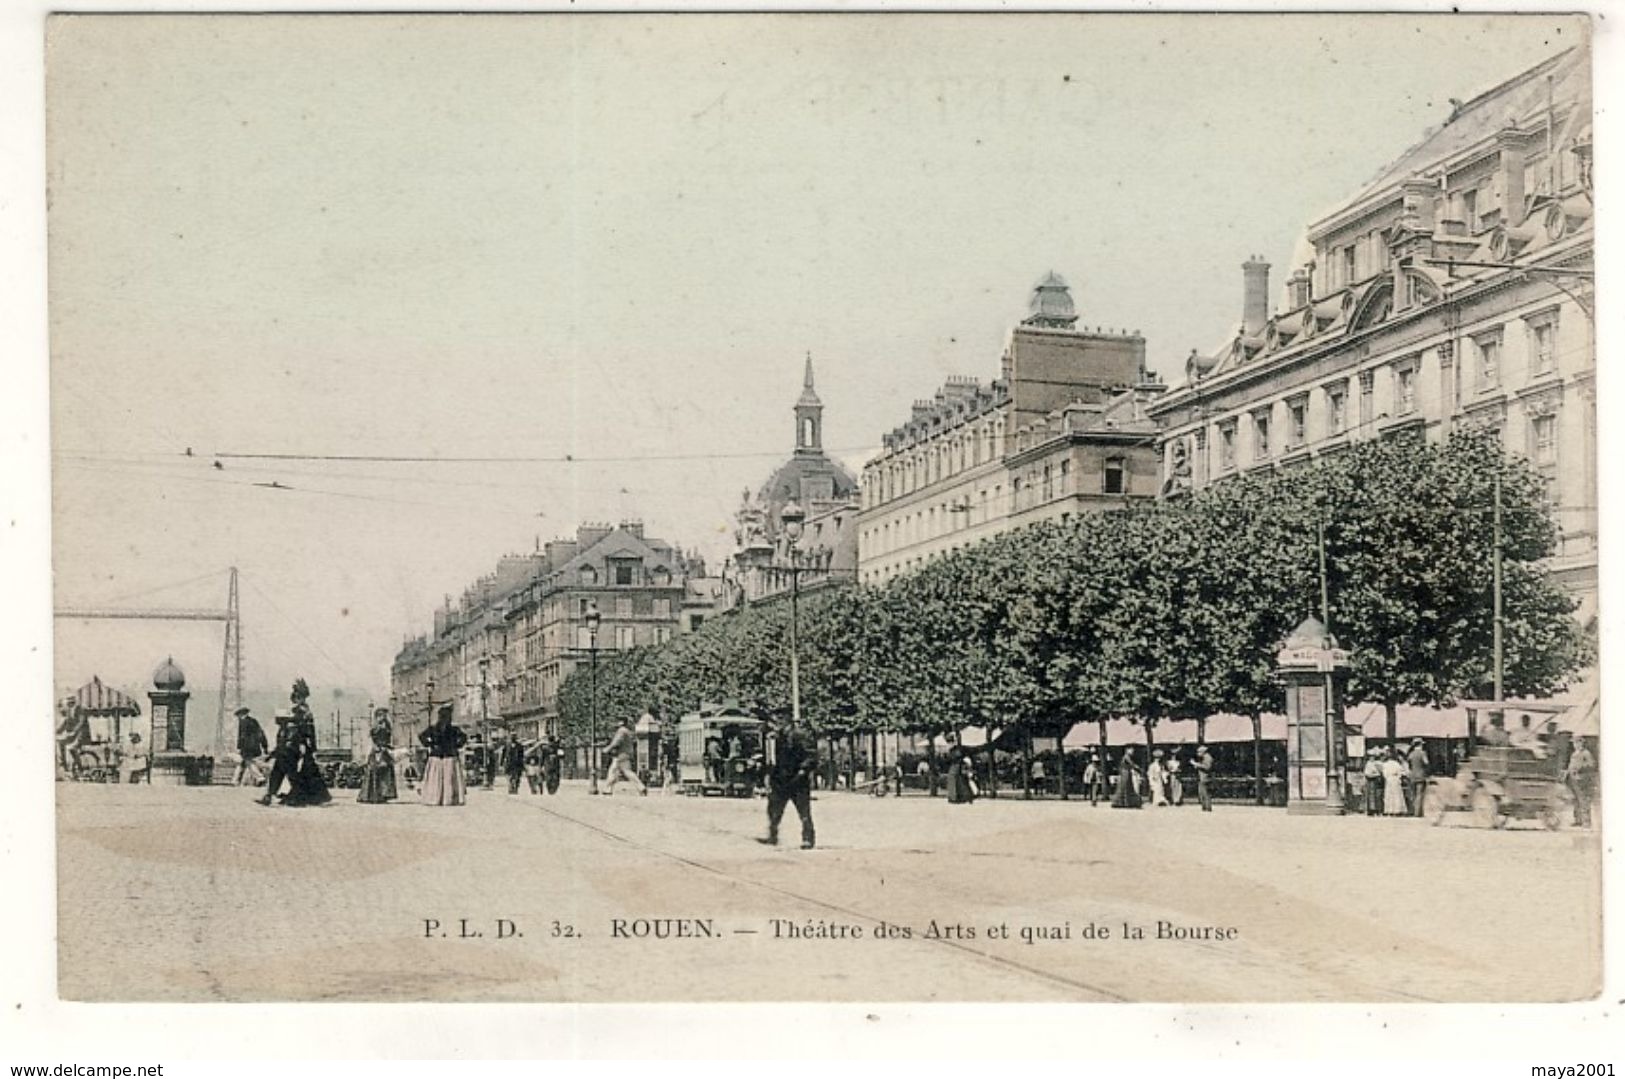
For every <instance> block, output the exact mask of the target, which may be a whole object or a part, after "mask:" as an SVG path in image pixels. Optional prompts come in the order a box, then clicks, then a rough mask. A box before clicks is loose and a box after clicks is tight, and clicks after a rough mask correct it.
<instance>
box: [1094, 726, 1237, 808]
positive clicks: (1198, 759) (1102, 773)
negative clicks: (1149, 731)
mask: <svg viewBox="0 0 1625 1079" xmlns="http://www.w3.org/2000/svg"><path fill="white" fill-rule="evenodd" d="M1191 771H1192V773H1193V774H1194V775H1195V776H1196V800H1197V802H1198V803H1199V804H1200V805H1201V807H1202V812H1204V813H1211V812H1213V754H1212V752H1211V751H1209V749H1208V748H1207V746H1206V745H1205V744H1200V743H1199V744H1198V745H1197V747H1196V756H1195V759H1194V760H1193V761H1192V762H1191ZM1184 773H1185V758H1184V756H1183V754H1181V753H1180V752H1179V751H1177V750H1176V751H1174V752H1173V753H1172V754H1166V753H1164V752H1163V751H1162V750H1160V749H1154V750H1152V751H1151V761H1150V763H1149V764H1147V765H1146V767H1145V771H1144V772H1142V771H1141V770H1140V764H1139V758H1138V756H1137V755H1136V753H1135V751H1134V749H1133V748H1132V747H1131V748H1128V749H1125V750H1123V755H1122V756H1121V757H1119V758H1118V761H1117V774H1116V778H1115V779H1109V778H1108V776H1107V774H1106V764H1105V761H1104V760H1103V759H1102V756H1101V751H1100V750H1098V749H1095V750H1091V751H1090V753H1089V762H1088V763H1087V764H1086V765H1085V766H1084V769H1083V784H1084V789H1085V791H1087V793H1088V795H1089V804H1090V805H1095V804H1097V803H1099V802H1100V800H1101V799H1103V798H1104V797H1105V796H1106V790H1107V788H1108V786H1110V787H1111V789H1112V808H1114V809H1139V808H1141V807H1142V806H1144V805H1145V804H1146V803H1147V802H1150V804H1151V805H1153V806H1180V805H1184V804H1185V778H1184Z"/></svg>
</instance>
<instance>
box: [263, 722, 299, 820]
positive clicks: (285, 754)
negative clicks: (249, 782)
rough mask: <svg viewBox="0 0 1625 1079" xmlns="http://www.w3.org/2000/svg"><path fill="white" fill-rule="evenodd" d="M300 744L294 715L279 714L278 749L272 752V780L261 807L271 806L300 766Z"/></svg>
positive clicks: (266, 788) (277, 725)
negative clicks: (285, 783)
mask: <svg viewBox="0 0 1625 1079" xmlns="http://www.w3.org/2000/svg"><path fill="white" fill-rule="evenodd" d="M300 744H301V742H300V732H299V724H297V723H295V722H294V721H293V713H292V712H278V713H277V715H276V749H274V750H273V751H272V752H271V778H270V779H268V780H266V782H265V797H263V798H261V799H260V800H259V803H260V805H262V806H268V805H270V804H271V800H272V799H273V798H275V797H276V792H277V791H278V790H280V789H281V787H282V781H283V780H284V779H287V778H288V777H289V776H290V775H291V774H292V773H293V770H294V769H295V768H296V767H297V766H298V764H299V747H300Z"/></svg>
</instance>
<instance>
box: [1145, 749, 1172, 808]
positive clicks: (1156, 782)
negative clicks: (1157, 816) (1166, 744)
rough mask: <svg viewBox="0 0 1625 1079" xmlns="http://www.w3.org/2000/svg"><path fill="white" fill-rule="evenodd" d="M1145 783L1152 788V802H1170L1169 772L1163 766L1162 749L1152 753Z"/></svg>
mask: <svg viewBox="0 0 1625 1079" xmlns="http://www.w3.org/2000/svg"><path fill="white" fill-rule="evenodd" d="M1145 785H1146V786H1148V787H1150V788H1151V804H1152V805H1154V806H1165V805H1167V804H1168V773H1167V772H1165V771H1164V770H1163V767H1162V750H1160V749H1159V750H1156V751H1155V752H1153V753H1152V754H1151V763H1150V764H1149V765H1147V766H1146V769H1145Z"/></svg>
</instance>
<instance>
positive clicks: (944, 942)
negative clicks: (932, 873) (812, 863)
mask: <svg viewBox="0 0 1625 1079" xmlns="http://www.w3.org/2000/svg"><path fill="white" fill-rule="evenodd" d="M536 808H537V809H539V810H541V811H542V812H543V813H546V814H548V815H549V816H552V817H556V818H557V819H559V820H562V821H567V822H568V823H571V824H574V825H577V826H578V827H580V828H583V829H585V830H586V831H589V832H593V833H595V834H597V835H601V836H603V837H604V838H606V839H610V840H613V841H615V842H617V843H621V844H623V845H625V846H628V847H631V848H633V849H635V850H641V851H646V852H648V853H650V854H655V855H659V856H660V857H662V858H666V859H668V860H670V861H674V862H677V863H678V864H679V865H683V866H686V867H688V868H689V869H691V870H695V871H697V872H702V873H707V874H710V875H712V876H715V877H718V878H721V879H722V880H726V881H729V882H730V883H733V884H742V885H745V886H748V887H751V888H755V889H757V890H758V891H762V892H767V893H769V894H772V895H777V896H782V897H784V898H786V899H790V900H794V901H796V902H798V903H805V904H808V905H810V906H814V907H818V908H821V909H823V910H828V911H832V912H835V913H837V914H842V915H845V916H846V917H849V918H855V919H858V920H860V921H863V922H866V923H868V924H870V925H879V924H881V923H882V922H884V921H885V919H883V918H880V917H877V916H876V915H873V914H869V913H867V912H865V911H861V910H857V909H855V908H852V907H847V906H843V905H842V904H840V903H835V902H831V901H830V900H826V899H820V898H818V897H816V896H810V895H806V894H804V893H802V892H797V891H795V890H793V889H789V888H782V887H779V886H778V885H774V884H767V883H764V882H762V881H758V880H753V879H751V878H749V877H746V876H741V875H739V874H736V873H730V872H729V871H727V870H726V869H722V868H719V867H717V866H714V865H711V864H709V863H707V862H704V861H701V860H699V859H697V858H690V857H688V856H686V855H682V854H678V853H676V852H674V851H669V850H665V849H663V848H661V847H657V846H654V845H652V844H649V843H645V842H642V841H640V840H637V839H633V838H632V837H630V836H626V835H623V834H621V833H619V832H616V831H614V830H612V829H609V828H605V827H603V826H601V825H596V824H593V823H591V822H589V821H585V820H582V819H581V818H579V817H574V816H571V815H570V814H568V813H561V812H559V811H557V810H554V809H551V808H549V807H548V806H546V805H540V804H538V805H536ZM621 808H623V809H624V810H625V811H626V812H630V813H643V814H648V813H649V809H648V807H646V806H643V805H638V804H631V805H625V806H623V807H621ZM660 820H661V821H662V822H663V823H666V824H668V825H677V826H681V827H684V828H688V829H691V830H693V831H697V832H710V833H713V834H715V835H719V836H726V837H728V838H730V839H739V840H742V841H744V840H748V839H749V838H750V837H748V836H745V835H743V834H742V833H740V832H737V831H734V830H733V829H730V828H720V827H718V826H717V825H715V824H709V823H698V822H694V821H689V820H683V819H681V818H673V817H661V818H660ZM911 853H916V854H929V853H933V852H930V851H923V850H922V851H913V852H911ZM973 853H985V852H973ZM990 856H998V855H990ZM998 857H1002V856H998ZM911 943H920V944H937V945H941V946H943V947H945V948H948V949H951V950H953V951H956V952H960V953H962V954H964V955H967V956H969V957H971V958H972V959H976V960H981V961H982V962H985V963H988V964H989V965H991V966H994V967H998V968H1000V969H1002V970H1005V971H1014V972H1016V973H1018V974H1022V975H1025V976H1027V977H1030V978H1035V979H1038V980H1040V981H1044V982H1048V983H1051V984H1054V985H1059V986H1063V987H1065V988H1067V989H1071V990H1082V991H1084V992H1087V993H1091V994H1095V995H1096V997H1097V998H1098V999H1099V1000H1101V1001H1104V1002H1111V1003H1133V1002H1135V1001H1136V1000H1137V999H1138V998H1134V997H1127V996H1124V995H1122V994H1121V993H1117V992H1114V991H1113V990H1110V989H1107V988H1105V987H1103V986H1099V985H1094V984H1091V983H1089V982H1085V981H1083V980H1081V979H1077V978H1070V977H1068V976H1066V975H1063V974H1056V973H1054V972H1053V971H1049V970H1045V969H1043V968H1041V967H1035V966H1032V965H1030V964H1027V963H1023V962H1020V961H1019V960H1015V959H1007V958H1004V957H1003V956H998V955H994V954H992V953H991V952H982V951H977V950H976V949H975V948H972V947H968V946H967V945H965V944H963V943H961V942H959V941H955V940H949V939H946V938H942V939H926V938H922V937H915V938H912V939H911ZM1232 961H1233V962H1234V961H1236V960H1234V959H1233V960H1232ZM1248 965H1253V964H1251V963H1250V964H1248ZM1256 965H1258V966H1259V967H1260V968H1261V970H1260V973H1261V974H1264V973H1267V970H1268V962H1267V961H1265V960H1257V961H1256ZM1336 973H1342V974H1347V973H1348V972H1347V971H1337V972H1336ZM1382 992H1383V993H1384V994H1386V995H1389V996H1391V997H1396V998H1399V1000H1398V1002H1400V1003H1412V1004H1444V1003H1448V1002H1449V1000H1448V998H1440V997H1430V996H1426V995H1423V994H1420V993H1413V992H1408V991H1406V990H1404V989H1400V988H1397V987H1395V986H1392V985H1385V986H1383V987H1382ZM1353 999H1363V998H1353Z"/></svg>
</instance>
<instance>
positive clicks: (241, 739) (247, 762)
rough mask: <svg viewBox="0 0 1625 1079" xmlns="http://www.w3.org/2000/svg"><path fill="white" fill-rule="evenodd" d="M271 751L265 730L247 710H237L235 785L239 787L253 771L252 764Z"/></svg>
mask: <svg viewBox="0 0 1625 1079" xmlns="http://www.w3.org/2000/svg"><path fill="white" fill-rule="evenodd" d="M270 751H271V745H270V743H269V742H267V741H266V739H265V728H264V727H261V726H260V721H259V720H257V719H255V718H254V716H253V715H252V714H251V713H250V712H249V710H248V709H247V708H239V709H237V756H238V757H239V758H241V759H240V760H239V761H238V762H237V778H236V780H235V782H236V785H237V786H239V787H241V786H242V785H243V780H244V779H245V778H247V776H248V775H249V772H250V771H251V770H252V769H253V765H254V762H255V761H257V760H259V758H261V757H263V756H265V755H266V754H267V753H269V752H270Z"/></svg>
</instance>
